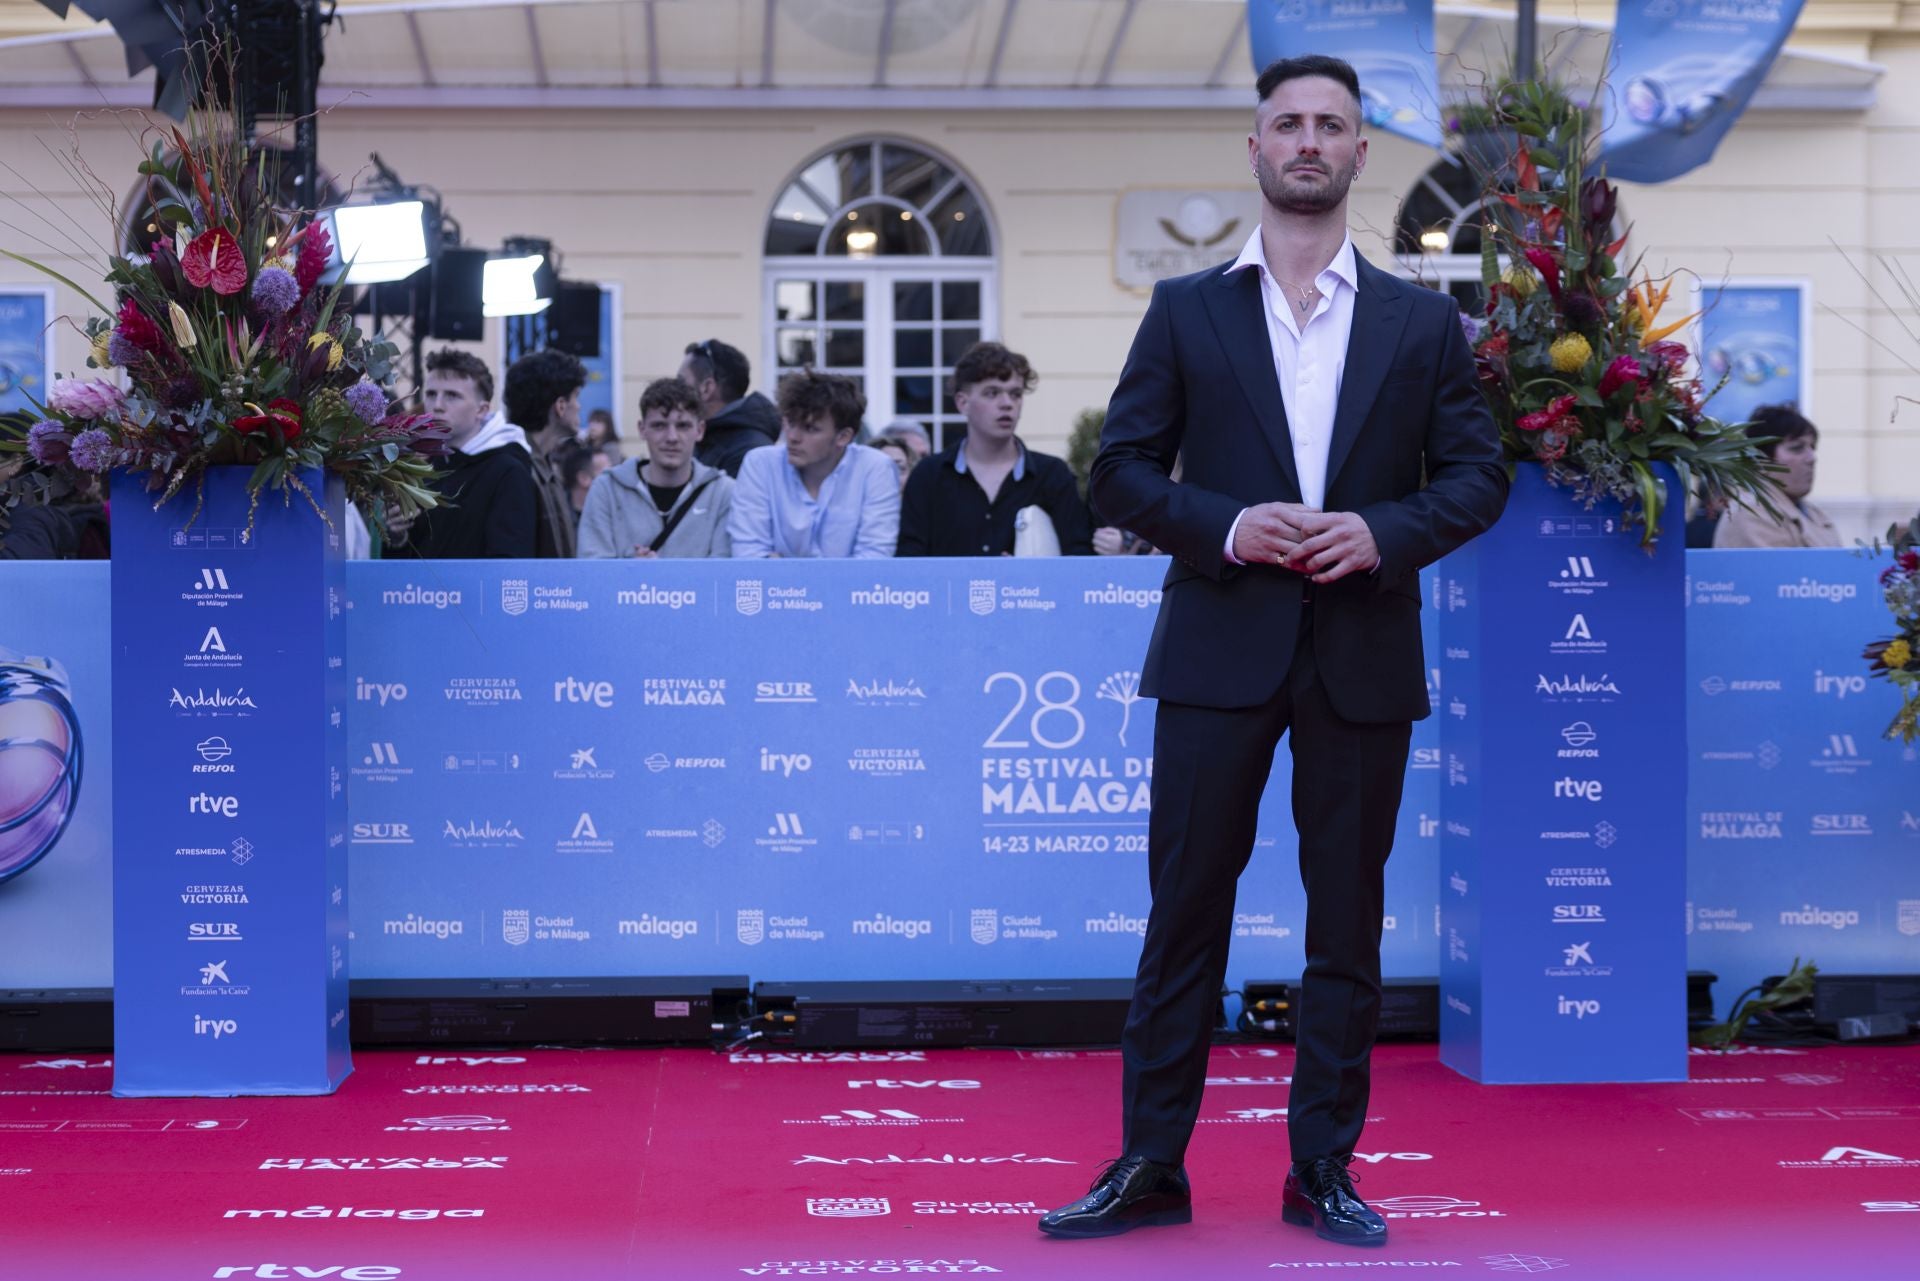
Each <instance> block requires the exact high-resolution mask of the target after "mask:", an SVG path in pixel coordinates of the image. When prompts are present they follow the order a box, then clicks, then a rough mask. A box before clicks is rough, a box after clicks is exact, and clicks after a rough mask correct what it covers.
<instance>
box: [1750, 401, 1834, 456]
mask: <svg viewBox="0 0 1920 1281" xmlns="http://www.w3.org/2000/svg"><path fill="white" fill-rule="evenodd" d="M1747 435H1749V436H1753V437H1769V436H1770V437H1773V438H1774V441H1773V443H1772V444H1771V445H1763V446H1762V447H1761V448H1763V449H1764V450H1765V451H1766V454H1767V457H1769V458H1772V457H1773V456H1774V455H1775V454H1777V453H1778V452H1779V451H1780V446H1782V445H1784V444H1786V443H1787V442H1788V441H1790V440H1799V439H1800V438H1801V437H1802V436H1811V437H1813V439H1814V443H1815V444H1818V443H1819V442H1820V429H1819V428H1818V427H1815V426H1814V425H1813V423H1812V422H1811V421H1809V420H1808V419H1807V417H1806V416H1805V415H1804V414H1802V413H1801V412H1800V411H1799V410H1798V409H1795V408H1794V407H1793V406H1792V405H1762V406H1760V407H1759V408H1758V409H1756V410H1754V411H1753V417H1752V418H1751V419H1749V420H1748V422H1747Z"/></svg>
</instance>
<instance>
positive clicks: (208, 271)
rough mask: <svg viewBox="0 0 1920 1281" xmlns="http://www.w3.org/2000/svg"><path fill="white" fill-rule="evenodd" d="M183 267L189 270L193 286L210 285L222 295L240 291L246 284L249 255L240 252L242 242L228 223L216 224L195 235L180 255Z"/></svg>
mask: <svg viewBox="0 0 1920 1281" xmlns="http://www.w3.org/2000/svg"><path fill="white" fill-rule="evenodd" d="M180 270H181V271H183V272H185V273H186V277H187V283H188V284H190V285H192V286H193V287H194V288H196V289H206V288H209V287H211V288H212V289H213V292H215V293H216V294H220V295H222V296H225V295H227V294H237V293H239V292H240V291H241V290H242V289H244V288H245V287H246V284H247V256H246V255H245V254H243V253H241V252H240V242H239V241H237V240H235V239H234V238H233V233H232V232H231V231H228V230H227V229H226V228H225V227H215V228H213V230H211V231H203V232H201V233H200V234H199V235H197V236H195V237H194V238H193V241H192V243H190V244H189V245H188V246H187V252H186V253H184V254H182V255H181V257H180Z"/></svg>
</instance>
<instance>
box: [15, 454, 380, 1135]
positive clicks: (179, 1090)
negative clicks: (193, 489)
mask: <svg viewBox="0 0 1920 1281" xmlns="http://www.w3.org/2000/svg"><path fill="white" fill-rule="evenodd" d="M249 471H250V469H247V468H241V467H216V468H212V469H210V470H209V472H208V473H207V476H206V480H205V483H204V494H203V495H197V494H194V493H183V494H181V495H180V496H179V497H177V498H175V499H174V500H173V501H171V502H169V503H167V504H165V505H164V506H161V507H159V508H158V510H156V509H155V506H154V502H153V498H152V495H151V494H149V493H147V492H145V491H144V489H143V487H142V486H141V485H140V483H139V482H138V480H134V479H130V478H128V477H126V476H124V475H116V476H115V477H114V481H113V497H114V531H113V532H114V554H115V558H114V562H113V569H114V571H115V572H114V573H113V574H112V575H111V579H112V582H111V594H112V602H113V604H112V614H113V624H114V625H113V628H112V632H111V647H112V648H111V653H112V670H113V712H114V725H115V728H116V730H117V734H116V735H115V736H114V738H113V742H112V754H113V756H114V757H115V761H116V764H117V765H118V766H119V767H120V768H119V770H118V773H119V786H118V787H117V788H116V789H115V790H114V791H113V793H112V800H111V805H112V809H113V814H114V819H115V823H114V828H115V831H116V832H117V833H118V846H117V850H116V853H117V855H118V857H116V858H115V859H114V860H113V907H114V922H113V924H114V929H113V944H114V949H113V950H114V955H113V986H114V995H115V1001H114V1011H113V1018H114V1051H115V1053H114V1079H113V1089H114V1093H115V1094H116V1095H119V1096H122V1097H125V1096H151V1095H179V1094H199V1095H228V1094H324V1093H329V1092H331V1090H332V1089H333V1088H334V1087H336V1086H337V1085H338V1084H339V1083H340V1081H341V1080H342V1079H343V1078H344V1077H345V1076H346V1074H347V1073H348V1072H349V1071H351V1067H350V1065H349V1062H348V1057H347V1022H346V1014H347V989H346V985H347V968H346V967H347V951H346V944H347V938H346V935H347V930H348V920H347V912H348V906H347V901H346V888H347V850H346V839H345V838H346V825H347V797H346V777H345V772H344V770H343V768H342V766H343V765H344V763H345V760H344V751H345V740H346V732H347V731H346V693H347V688H346V679H347V673H346V663H345V653H344V649H345V645H344V642H345V639H346V636H345V632H346V627H345V618H344V615H345V612H346V610H345V604H346V602H345V599H344V598H345V582H344V577H343V574H342V569H343V562H342V559H341V546H340V543H341V537H340V533H339V530H340V525H341V515H342V511H343V500H342V494H341V491H340V487H339V482H338V481H337V480H336V481H334V482H333V483H332V484H331V485H330V486H329V485H327V484H326V483H325V482H324V480H323V478H322V476H321V474H320V472H318V471H317V470H313V471H308V472H305V473H302V475H301V479H302V480H303V481H304V482H305V483H306V485H307V487H308V489H309V490H310V491H311V492H312V493H313V494H315V495H324V496H325V498H326V500H327V508H328V510H329V511H330V512H331V528H329V527H328V526H327V525H325V524H323V523H322V520H321V517H320V515H319V513H318V512H316V511H314V510H313V509H312V507H311V505H310V502H309V501H308V500H302V499H297V498H296V499H295V500H294V503H293V504H292V505H291V506H289V505H286V504H283V503H281V502H278V501H275V500H273V499H268V500H265V501H262V502H261V503H260V504H259V506H258V508H257V509H254V508H252V507H251V506H250V503H249V498H248V494H247V490H246V480H247V477H248V475H249ZM249 530H250V531H251V532H250V534H249V533H248V532H247V531H249ZM100 621H101V616H100V615H95V623H96V626H97V625H98V623H99V622H100ZM103 746H104V745H103ZM59 853H60V852H59V851H56V853H55V855H53V856H50V857H57V856H58V854H59ZM22 879H25V878H22Z"/></svg>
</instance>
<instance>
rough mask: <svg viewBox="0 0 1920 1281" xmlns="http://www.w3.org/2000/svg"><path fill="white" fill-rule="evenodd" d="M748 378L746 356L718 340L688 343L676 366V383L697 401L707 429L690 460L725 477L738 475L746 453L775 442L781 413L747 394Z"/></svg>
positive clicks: (762, 399) (762, 398) (749, 370)
mask: <svg viewBox="0 0 1920 1281" xmlns="http://www.w3.org/2000/svg"><path fill="white" fill-rule="evenodd" d="M752 376H753V367H752V366H751V365H750V364H748V363H747V357H746V353H745V352H743V351H741V350H740V349H739V348H738V347H729V346H728V345H727V344H725V343H723V342H721V341H720V340H719V339H718V338H709V339H707V340H706V341H705V342H696V343H688V344H687V354H686V357H685V359H683V360H682V361H681V362H680V373H679V378H680V381H681V382H683V383H685V384H686V385H687V386H689V387H691V388H693V392H694V395H696V396H698V397H700V416H701V417H702V418H703V419H704V420H705V421H706V424H707V434H706V435H705V436H704V437H702V438H701V440H700V447H699V449H698V451H697V452H696V453H695V454H694V457H695V458H698V459H699V460H700V461H701V462H703V463H705V464H706V465H707V466H709V467H717V468H719V469H720V470H721V471H723V472H725V473H727V475H729V476H738V475H739V474H740V460H741V459H743V458H745V457H746V456H747V451H748V450H750V449H758V448H760V446H762V445H772V444H775V443H777V442H778V441H779V440H780V411H779V410H778V409H775V408H774V406H773V402H772V401H770V400H768V399H767V398H766V397H765V396H762V395H761V394H760V393H759V392H757V391H754V392H750V391H748V390H747V385H748V382H749V380H750V379H751V378H752Z"/></svg>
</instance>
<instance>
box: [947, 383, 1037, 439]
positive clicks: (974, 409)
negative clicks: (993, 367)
mask: <svg viewBox="0 0 1920 1281" xmlns="http://www.w3.org/2000/svg"><path fill="white" fill-rule="evenodd" d="M1026 399H1027V392H1026V388H1024V387H1022V386H1021V385H1020V381H1019V380H1018V379H1016V378H989V379H987V380H985V381H984V382H977V383H974V384H973V385H972V386H971V387H968V388H967V389H966V390H964V391H956V392H954V393H953V407H954V408H955V409H958V410H959V411H960V413H961V415H962V416H963V417H965V418H966V420H967V435H968V436H972V435H974V434H975V433H978V434H979V436H980V438H981V439H982V440H990V441H994V442H999V441H1003V440H1006V439H1008V438H1009V437H1011V436H1012V435H1013V433H1015V432H1016V431H1019V430H1020V414H1021V411H1022V409H1023V408H1024V407H1025V404H1026Z"/></svg>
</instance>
